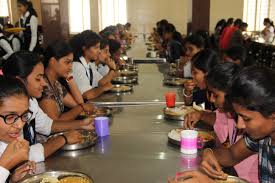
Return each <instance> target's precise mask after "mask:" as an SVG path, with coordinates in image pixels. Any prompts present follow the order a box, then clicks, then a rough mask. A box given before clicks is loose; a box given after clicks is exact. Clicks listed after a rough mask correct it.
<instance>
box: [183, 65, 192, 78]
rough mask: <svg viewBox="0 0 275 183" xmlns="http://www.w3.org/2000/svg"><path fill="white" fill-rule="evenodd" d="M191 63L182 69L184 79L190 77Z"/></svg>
mask: <svg viewBox="0 0 275 183" xmlns="http://www.w3.org/2000/svg"><path fill="white" fill-rule="evenodd" d="M191 65H192V64H191V62H190V61H189V62H187V63H186V65H185V66H184V68H183V74H184V76H183V77H185V78H189V77H192V73H191Z"/></svg>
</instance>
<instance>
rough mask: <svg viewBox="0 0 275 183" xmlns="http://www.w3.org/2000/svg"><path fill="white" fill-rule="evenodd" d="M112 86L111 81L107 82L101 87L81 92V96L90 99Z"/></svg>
mask: <svg viewBox="0 0 275 183" xmlns="http://www.w3.org/2000/svg"><path fill="white" fill-rule="evenodd" d="M112 87H113V86H112V84H111V83H107V84H105V85H104V86H102V87H98V88H93V89H90V90H88V91H86V92H84V93H83V98H84V99H86V100H91V99H94V98H97V97H98V96H100V95H101V94H102V93H104V92H105V91H108V90H110V89H111V88H112Z"/></svg>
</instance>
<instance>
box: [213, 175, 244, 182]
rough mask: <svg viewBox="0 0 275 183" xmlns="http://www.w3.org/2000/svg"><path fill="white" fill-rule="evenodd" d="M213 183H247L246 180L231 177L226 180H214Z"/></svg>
mask: <svg viewBox="0 0 275 183" xmlns="http://www.w3.org/2000/svg"><path fill="white" fill-rule="evenodd" d="M215 182H217V183H249V182H248V181H247V180H244V179H242V178H240V177H235V176H231V175H229V176H228V177H227V180H215Z"/></svg>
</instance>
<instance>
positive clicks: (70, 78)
mask: <svg viewBox="0 0 275 183" xmlns="http://www.w3.org/2000/svg"><path fill="white" fill-rule="evenodd" d="M73 78H74V77H73V76H72V75H70V76H69V77H67V78H66V81H67V83H68V82H70V81H71V80H72V79H73Z"/></svg>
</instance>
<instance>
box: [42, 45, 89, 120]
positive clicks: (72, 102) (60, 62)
mask: <svg viewBox="0 0 275 183" xmlns="http://www.w3.org/2000/svg"><path fill="white" fill-rule="evenodd" d="M72 63H73V51H72V49H71V47H70V46H69V44H68V43H66V42H64V41H54V42H53V43H52V44H50V45H49V46H48V48H47V49H46V52H45V58H44V67H45V81H46V83H47V85H46V86H45V87H44V90H43V95H42V97H41V98H40V100H39V106H40V107H41V109H42V110H43V111H44V112H45V113H46V114H47V115H48V116H49V117H50V118H52V119H59V120H73V119H75V118H76V117H78V116H79V115H80V113H82V112H83V110H84V111H85V112H86V113H90V114H91V113H92V112H93V106H92V105H91V104H84V100H83V98H82V95H81V93H80V91H79V89H78V88H77V85H76V83H75V81H74V78H73V76H72V75H71V72H72ZM59 79H64V80H66V82H67V85H68V86H69V89H70V90H69V91H67V89H66V88H65V87H64V86H63V85H61V83H60V82H59V81H58V80H59ZM65 107H67V108H70V109H71V110H69V111H67V112H64V109H65Z"/></svg>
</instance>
